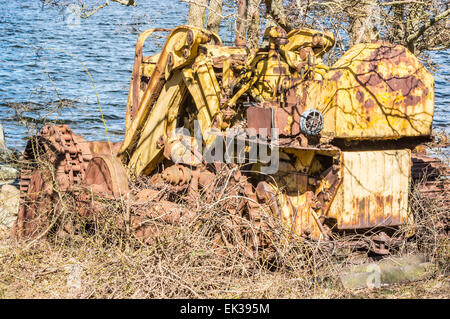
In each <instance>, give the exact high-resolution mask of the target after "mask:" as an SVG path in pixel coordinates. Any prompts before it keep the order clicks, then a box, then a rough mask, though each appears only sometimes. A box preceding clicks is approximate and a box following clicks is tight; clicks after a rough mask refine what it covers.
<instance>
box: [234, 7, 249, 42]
mask: <svg viewBox="0 0 450 319" xmlns="http://www.w3.org/2000/svg"><path fill="white" fill-rule="evenodd" d="M238 2H239V7H238V17H237V20H236V39H235V45H236V46H237V47H245V38H246V34H245V30H246V25H247V6H248V2H247V0H238Z"/></svg>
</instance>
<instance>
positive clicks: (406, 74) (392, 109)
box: [310, 43, 434, 139]
mask: <svg viewBox="0 0 450 319" xmlns="http://www.w3.org/2000/svg"><path fill="white" fill-rule="evenodd" d="M315 86H316V87H315V88H311V89H310V91H314V90H315V91H316V92H317V94H318V96H320V97H321V99H322V103H320V102H321V101H317V103H319V104H317V108H318V109H319V110H321V111H322V113H323V114H324V117H325V123H324V130H323V133H324V134H328V135H332V136H334V137H337V138H346V139H387V138H400V137H405V136H428V135H429V134H430V133H431V124H432V120H433V112H434V79H433V76H432V75H431V73H430V72H429V71H428V70H427V69H426V68H425V67H424V66H423V65H422V64H421V63H420V61H419V60H418V59H417V58H416V57H415V56H414V55H413V54H412V53H411V52H409V51H408V50H407V49H406V48H405V47H402V46H400V45H392V44H388V43H371V44H358V45H356V46H354V47H352V48H351V49H350V50H349V51H347V52H346V53H345V54H344V56H342V57H341V59H339V60H338V61H337V63H336V64H334V65H333V67H332V68H331V70H330V71H329V72H327V73H326V74H325V83H323V84H316V85H315ZM319 86H320V87H319ZM319 105H320V106H319Z"/></svg>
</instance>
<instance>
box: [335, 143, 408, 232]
mask: <svg viewBox="0 0 450 319" xmlns="http://www.w3.org/2000/svg"><path fill="white" fill-rule="evenodd" d="M341 156H342V157H341V159H342V172H341V173H342V184H341V186H340V190H339V191H338V193H337V195H336V197H335V200H334V201H337V203H335V204H334V205H332V207H331V210H334V211H331V212H330V216H335V217H336V218H337V224H338V228H339V229H356V228H368V227H376V226H393V225H400V224H403V223H404V222H405V221H406V218H407V213H408V189H409V177H410V166H411V165H410V164H411V154H410V151H409V150H407V149H405V150H387V151H362V152H343V153H342V155H341ZM339 201H340V203H338V202H339Z"/></svg>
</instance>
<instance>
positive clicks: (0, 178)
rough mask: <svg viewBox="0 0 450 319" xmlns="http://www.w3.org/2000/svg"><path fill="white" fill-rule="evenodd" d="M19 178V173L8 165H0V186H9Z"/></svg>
mask: <svg viewBox="0 0 450 319" xmlns="http://www.w3.org/2000/svg"><path fill="white" fill-rule="evenodd" d="M17 178H19V171H18V170H17V169H15V168H14V167H11V166H9V165H0V185H2V184H11V183H14V181H15V180H16V179H17Z"/></svg>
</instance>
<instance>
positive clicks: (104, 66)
mask: <svg viewBox="0 0 450 319" xmlns="http://www.w3.org/2000/svg"><path fill="white" fill-rule="evenodd" d="M138 3H139V6H138V7H122V6H120V5H118V4H114V3H112V4H111V5H110V6H109V7H106V8H104V9H102V10H100V11H99V12H97V13H96V14H95V15H93V16H91V17H90V18H89V19H87V20H81V21H77V19H75V18H74V17H75V16H74V15H73V14H71V12H70V10H61V9H60V8H57V7H56V8H52V7H45V8H42V5H41V2H40V1H38V0H23V1H19V0H17V1H5V2H4V3H3V4H2V5H1V6H0V34H1V42H0V63H1V68H0V112H1V116H0V122H1V124H2V125H3V127H4V130H5V136H6V142H7V145H8V146H9V147H13V148H17V149H23V147H24V146H25V144H26V139H25V138H26V137H27V136H29V132H28V130H27V128H26V127H25V126H24V125H22V123H21V121H20V117H18V116H17V113H16V111H15V107H16V106H17V105H19V104H21V105H22V106H23V105H26V106H27V107H29V110H28V111H25V112H22V113H20V114H21V117H22V118H24V119H25V120H27V121H30V120H31V121H34V123H37V124H42V123H43V122H45V121H47V120H57V121H58V122H59V123H66V124H68V125H70V126H71V127H72V129H73V130H74V131H75V132H77V133H78V134H81V135H83V137H85V138H86V139H87V140H98V139H103V140H104V139H105V128H104V125H103V122H102V119H101V113H100V110H99V107H98V104H97V96H96V93H95V92H97V94H98V99H99V101H100V105H101V109H102V111H103V116H104V119H105V121H106V124H107V128H108V133H109V137H110V139H111V140H113V141H121V140H122V139H123V136H124V133H125V132H124V128H125V112H126V102H127V96H128V87H129V83H130V76H131V70H132V67H133V59H134V49H135V44H136V39H137V37H138V34H139V32H141V31H143V30H146V29H148V28H154V27H164V28H173V27H175V26H177V25H181V24H186V23H187V11H188V5H187V4H186V3H185V2H180V1H178V0H170V1H153V0H147V1H139V2H138ZM221 35H222V37H225V40H229V39H231V37H232V32H231V28H224V30H222V32H221ZM147 43H149V40H148V41H147ZM162 43H163V39H156V38H154V39H152V40H151V42H150V43H149V44H147V47H146V49H145V54H146V55H149V54H152V53H155V52H157V51H158V50H159V48H160V47H161V45H162ZM449 52H450V51H448V50H447V51H446V52H439V53H436V54H435V57H434V58H435V61H436V62H437V63H438V64H440V65H441V68H440V69H439V71H438V72H437V73H436V74H435V79H436V112H435V118H434V128H435V129H441V130H446V131H447V132H449V131H450V129H449V123H450V121H449V120H450V117H449V114H448V113H447V108H448V106H449V105H450V88H449V85H448V84H449V80H450V58H449ZM85 67H86V68H87V69H88V70H89V73H90V75H91V77H92V80H93V82H94V83H95V90H94V86H93V84H92V82H91V79H90V77H89V75H88V73H87V72H86V70H85ZM60 100H63V101H64V102H65V104H66V105H68V106H69V107H68V108H63V109H60V110H59V111H58V112H55V111H54V110H55V105H56V104H57V102H58V101H60Z"/></svg>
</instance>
